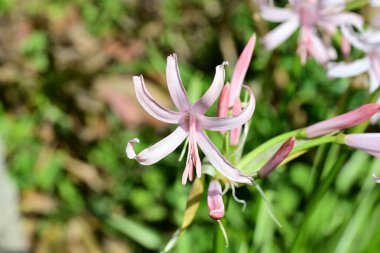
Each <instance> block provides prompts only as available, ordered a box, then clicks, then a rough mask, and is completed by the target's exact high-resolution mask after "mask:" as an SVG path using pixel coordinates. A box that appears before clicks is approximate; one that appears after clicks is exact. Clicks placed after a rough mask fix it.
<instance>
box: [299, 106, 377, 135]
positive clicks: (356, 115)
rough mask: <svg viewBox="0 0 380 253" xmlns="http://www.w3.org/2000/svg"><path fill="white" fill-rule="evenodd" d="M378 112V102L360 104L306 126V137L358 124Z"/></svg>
mask: <svg viewBox="0 0 380 253" xmlns="http://www.w3.org/2000/svg"><path fill="white" fill-rule="evenodd" d="M378 112H380V104H376V103H375V104H366V105H362V106H360V107H359V108H357V109H355V110H353V111H350V112H347V113H344V114H342V115H338V116H336V117H334V118H331V119H328V120H324V121H321V122H319V123H316V124H314V125H311V126H309V127H307V128H306V129H305V132H306V137H308V138H315V137H319V136H322V135H325V134H331V133H334V132H336V131H339V130H342V129H345V128H349V127H352V126H355V125H358V124H360V123H362V122H364V121H366V120H368V119H370V118H371V117H372V116H373V115H375V114H376V113H378Z"/></svg>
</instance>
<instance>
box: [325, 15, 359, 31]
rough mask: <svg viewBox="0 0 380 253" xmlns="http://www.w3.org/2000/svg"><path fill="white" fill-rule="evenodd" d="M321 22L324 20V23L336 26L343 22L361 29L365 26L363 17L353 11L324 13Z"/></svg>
mask: <svg viewBox="0 0 380 253" xmlns="http://www.w3.org/2000/svg"><path fill="white" fill-rule="evenodd" d="M319 22H322V24H333V25H335V26H338V25H343V24H345V25H352V26H354V27H356V28H357V29H359V30H361V29H362V28H363V18H362V17H361V16H360V15H358V14H356V13H352V12H345V13H338V14H337V13H333V14H330V15H323V16H322V17H321V20H320V21H319Z"/></svg>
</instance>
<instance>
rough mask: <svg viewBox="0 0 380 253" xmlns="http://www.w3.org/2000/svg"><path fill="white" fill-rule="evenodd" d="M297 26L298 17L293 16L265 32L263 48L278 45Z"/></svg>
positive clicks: (271, 48)
mask: <svg viewBox="0 0 380 253" xmlns="http://www.w3.org/2000/svg"><path fill="white" fill-rule="evenodd" d="M298 27H299V20H298V17H293V18H291V19H289V20H288V21H286V22H284V23H282V24H281V25H279V26H277V27H276V28H275V29H273V30H272V31H270V32H269V33H267V34H266V35H265V37H264V38H263V42H264V45H265V48H266V49H267V50H273V49H274V48H276V47H278V46H279V45H280V44H281V43H283V42H284V41H285V40H286V39H288V38H289V37H290V35H292V34H293V33H294V32H295V30H296V29H297V28H298Z"/></svg>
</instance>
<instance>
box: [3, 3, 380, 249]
mask: <svg viewBox="0 0 380 253" xmlns="http://www.w3.org/2000/svg"><path fill="white" fill-rule="evenodd" d="M276 2H277V1H276ZM284 3H285V1H278V5H279V6H281V5H284ZM355 11H357V12H358V13H362V14H363V15H364V16H365V18H367V19H369V18H370V15H372V12H373V10H371V9H369V8H368V7H362V8H360V9H356V10H355ZM0 13H1V14H0V31H1V32H0V97H1V100H0V101H1V103H0V134H1V138H2V141H3V143H4V151H2V152H3V153H4V154H3V155H4V157H5V162H6V170H7V172H8V174H9V176H10V178H11V180H12V181H13V182H14V183H15V186H16V187H15V188H14V189H13V190H14V191H18V194H19V199H17V198H15V196H13V197H14V198H13V199H12V201H13V202H14V203H13V204H17V203H19V208H20V222H21V226H22V228H23V229H24V231H25V233H24V235H25V243H23V242H22V241H21V239H20V241H18V243H16V244H18V246H19V248H18V249H16V250H15V251H10V250H9V249H8V251H7V249H4V251H0V252H35V253H50V252H54V253H61V252H62V253H64V252H89V253H103V252H104V253H130V252H157V251H159V250H160V249H162V248H163V247H164V245H165V244H166V243H167V242H168V240H169V239H170V237H171V236H172V234H173V233H174V231H175V230H176V229H177V228H178V227H179V226H180V225H181V222H182V219H183V212H184V210H185V206H186V200H187V196H188V193H189V190H190V188H191V184H188V185H186V186H182V184H181V182H180V178H181V175H182V170H183V168H184V161H182V162H178V157H179V153H180V151H181V148H179V149H178V150H176V151H175V152H174V153H173V154H170V155H169V156H167V157H166V158H164V159H163V160H162V161H160V162H158V163H156V164H154V165H152V166H148V167H143V166H141V165H139V164H138V163H137V162H136V161H134V160H129V159H127V157H126V155H125V147H126V143H127V141H128V140H130V139H131V138H134V137H138V138H140V140H141V142H142V143H141V144H140V145H139V148H140V147H141V148H144V147H147V146H150V145H152V144H154V143H155V142H157V141H159V140H160V139H162V138H163V137H164V136H166V135H167V134H168V133H169V132H170V131H171V130H173V126H170V125H166V124H163V123H161V122H158V121H157V120H155V119H153V118H152V117H150V116H149V115H148V114H147V113H146V112H144V110H143V109H142V107H141V106H140V105H139V104H138V103H137V101H136V99H135V95H134V89H133V83H132V76H133V75H138V74H143V75H144V78H145V81H146V83H147V85H148V88H149V90H150V91H151V93H152V94H153V96H154V97H156V98H157V99H158V100H159V101H160V102H161V103H162V104H164V105H167V106H169V107H173V105H172V104H171V100H170V99H169V96H168V91H167V88H166V78H165V67H166V57H167V55H168V54H170V53H173V52H175V53H177V54H178V59H179V68H180V72H181V75H182V80H183V82H184V85H185V88H186V89H187V90H188V93H189V96H190V98H191V100H192V101H193V102H194V101H195V100H196V99H197V98H199V97H200V96H201V94H203V92H204V91H205V90H206V89H207V88H208V86H209V85H210V83H211V81H212V78H213V75H214V69H215V66H216V65H219V64H220V63H221V62H222V61H224V60H228V61H229V62H230V65H229V66H228V67H227V68H226V79H227V80H230V77H231V74H232V70H233V66H234V64H235V62H236V59H237V57H238V55H239V54H240V52H241V50H242V49H243V47H244V45H245V44H246V43H247V41H248V39H249V38H250V36H251V35H252V34H253V33H256V34H257V36H258V42H257V44H256V47H255V51H254V56H253V60H252V64H251V65H250V68H249V70H248V73H247V77H246V83H247V84H249V85H251V86H252V88H253V90H254V92H255V95H256V98H257V105H256V111H255V113H254V116H253V120H252V124H251V130H250V135H249V139H248V142H247V145H246V151H248V150H251V149H252V148H254V147H257V146H258V145H259V144H260V143H262V142H264V141H266V140H268V139H269V138H271V137H273V136H276V135H278V134H281V133H284V132H287V131H290V130H293V129H296V128H300V127H304V126H307V125H309V124H311V123H315V122H317V121H320V120H323V119H326V118H328V117H331V116H333V115H336V114H338V113H342V112H345V111H348V110H350V109H353V108H355V107H357V106H359V105H361V104H363V103H366V102H368V101H369V95H368V92H367V89H368V81H367V77H366V76H365V75H363V76H359V77H357V78H354V79H350V80H347V79H335V80H328V79H327V77H326V73H325V70H324V69H323V67H322V66H320V65H318V64H317V63H316V62H315V61H314V60H310V61H308V62H307V64H306V65H305V66H302V65H301V64H300V60H299V57H298V56H297V55H296V47H297V43H296V42H297V35H294V36H292V38H291V39H290V40H288V41H287V42H286V43H285V44H284V45H282V46H280V47H279V48H278V49H277V50H275V51H274V52H268V51H265V50H264V49H263V47H262V45H261V42H260V38H261V37H262V36H263V35H264V34H265V33H266V32H267V31H268V30H269V29H271V28H273V27H275V24H273V23H271V24H269V23H266V22H265V21H263V20H261V19H260V17H259V16H258V12H257V8H256V6H255V3H254V1H238V0H229V1H228V0H208V1H202V0H190V1H180V0H150V1H149V0H140V1H138V0H97V1H93V0H66V1H63V0H62V1H58V0H56V1H51V0H29V1H22V0H0ZM338 39H339V38H338ZM338 39H337V40H334V43H335V46H336V47H337V48H338V47H339V45H338V42H337V41H338ZM360 56H361V55H360V52H359V51H355V50H354V52H353V54H352V56H351V57H352V58H355V57H360ZM340 57H341V56H340ZM341 58H342V57H341ZM215 112H216V106H215V105H214V106H213V107H212V109H211V110H210V111H209V115H215ZM378 130H379V127H378V125H372V126H370V127H369V131H378ZM209 134H210V136H211V137H212V138H213V140H214V141H215V143H216V144H217V145H220V144H221V142H222V140H221V138H220V137H218V136H217V135H216V134H213V133H209ZM181 147H182V146H181ZM139 150H140V149H139ZM316 156H319V157H323V158H324V159H322V160H323V161H326V162H323V163H322V164H321V163H316V162H314V158H315V157H316ZM319 160H321V159H319ZM379 166H380V161H379V160H376V159H374V158H372V157H370V156H368V155H367V154H365V153H362V152H354V151H353V150H351V149H348V148H341V147H337V146H334V145H326V146H324V147H321V148H319V149H315V150H313V151H312V152H309V153H308V154H306V155H304V156H303V157H301V158H298V159H297V160H295V161H293V162H291V163H290V164H288V165H287V166H285V167H282V168H280V169H278V170H276V172H275V173H273V175H271V177H270V178H269V179H268V180H266V181H265V182H260V183H259V184H260V185H261V187H262V188H263V190H264V191H265V193H266V195H267V197H268V198H269V200H270V201H271V205H272V208H273V210H274V213H275V214H276V216H277V217H278V218H279V220H280V222H281V223H282V225H283V227H282V228H279V227H277V226H276V224H275V223H274V222H273V221H272V220H271V219H270V217H269V214H268V211H267V209H266V206H265V204H264V202H263V199H262V197H261V196H260V195H259V194H258V193H257V191H256V190H255V188H253V187H251V188H248V187H244V188H239V189H237V195H238V196H239V198H242V199H245V200H246V201H247V203H248V206H247V209H246V210H245V211H244V212H242V210H241V205H240V204H239V203H236V202H235V201H233V200H232V199H231V201H228V204H227V206H228V211H227V213H226V217H225V218H224V219H223V220H222V222H223V223H224V225H225V228H226V230H227V232H228V235H229V238H230V246H229V248H225V247H224V242H223V241H220V240H217V238H219V237H220V235H219V236H218V234H219V233H220V232H219V229H218V226H217V224H216V223H215V222H214V221H212V220H211V219H210V218H209V217H208V211H207V203H206V198H205V197H206V196H205V194H204V195H203V196H202V201H201V205H200V208H199V210H198V213H197V215H196V217H195V220H194V222H193V224H192V225H191V226H190V228H189V229H188V230H187V231H186V232H185V233H184V234H183V235H182V236H181V237H180V239H179V241H178V244H177V246H176V248H174V250H173V252H181V253H186V252H241V253H244V252H322V251H323V252H378V249H379V247H380V234H379V233H378V227H379V226H380V206H379V205H378V204H377V203H378V202H379V196H380V188H379V186H376V185H375V184H374V183H373V182H372V178H371V174H372V173H374V172H377V173H380V169H379ZM376 170H377V171H376ZM322 172H323V173H322ZM315 178H322V179H325V180H322V181H321V182H322V183H321V184H312V183H310V180H311V181H312V180H314V179H315ZM207 180H208V179H207ZM10 205H11V204H8V202H6V203H0V206H1V209H0V210H1V212H0V213H1V214H2V215H3V212H4V213H5V211H6V210H7V208H8V207H9V206H10ZM12 210H13V209H12ZM14 212H16V211H14ZM16 213H17V212H16ZM15 220H17V217H16V218H15ZM1 224H5V225H3V227H1ZM6 224H7V223H1V222H0V235H3V237H4V235H6V234H7V233H8V232H7V231H9V229H10V227H12V226H14V224H12V225H10V224H8V225H6ZM7 226H8V227H7ZM0 238H1V236H0ZM0 242H1V240H0ZM1 247H2V246H1V245H0V249H1ZM16 248H17V247H16Z"/></svg>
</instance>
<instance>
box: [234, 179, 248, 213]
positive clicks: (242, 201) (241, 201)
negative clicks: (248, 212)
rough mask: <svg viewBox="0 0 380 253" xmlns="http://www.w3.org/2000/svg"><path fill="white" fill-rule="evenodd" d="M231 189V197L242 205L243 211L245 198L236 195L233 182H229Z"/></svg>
mask: <svg viewBox="0 0 380 253" xmlns="http://www.w3.org/2000/svg"><path fill="white" fill-rule="evenodd" d="M231 189H232V197H233V198H234V200H235V201H236V202H239V203H240V204H242V205H243V208H242V211H244V210H245V208H246V206H247V202H245V200H242V199H239V198H238V197H236V194H235V186H234V184H231Z"/></svg>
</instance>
